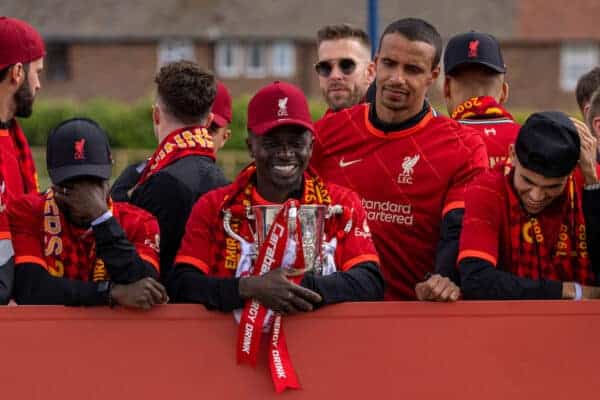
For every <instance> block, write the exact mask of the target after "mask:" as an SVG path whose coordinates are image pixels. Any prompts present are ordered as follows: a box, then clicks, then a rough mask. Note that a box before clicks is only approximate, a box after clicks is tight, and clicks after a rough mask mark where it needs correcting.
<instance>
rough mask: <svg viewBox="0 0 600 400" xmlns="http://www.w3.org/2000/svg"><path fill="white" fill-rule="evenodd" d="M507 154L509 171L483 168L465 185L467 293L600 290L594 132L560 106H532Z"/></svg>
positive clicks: (575, 294) (526, 295) (585, 294)
mask: <svg viewBox="0 0 600 400" xmlns="http://www.w3.org/2000/svg"><path fill="white" fill-rule="evenodd" d="M510 158H511V160H512V162H513V164H514V167H512V169H511V170H510V172H509V173H508V174H503V173H502V172H500V171H490V172H488V173H485V174H482V175H480V176H479V177H477V178H476V179H475V180H474V181H473V184H472V185H471V186H469V189H468V190H467V194H466V213H465V218H464V226H463V232H462V236H461V242H460V254H459V267H460V273H461V278H462V290H463V293H464V296H465V298H468V299H561V298H562V299H575V300H580V299H582V298H600V288H598V287H596V286H597V285H598V270H597V268H598V259H597V252H598V246H599V245H600V234H599V231H600V206H599V204H600V183H599V182H598V174H597V164H596V139H595V138H594V136H592V135H591V133H590V132H589V131H588V130H587V129H586V128H585V126H584V125H583V124H581V123H579V122H577V126H575V124H574V122H573V121H572V120H570V119H569V118H568V117H567V116H566V115H564V114H562V113H559V112H543V113H537V114H533V115H532V116H530V117H529V118H528V119H527V121H526V122H525V124H524V125H523V127H521V129H520V131H519V135H518V137H517V141H516V143H515V144H514V145H511V148H510ZM578 160H579V168H577V169H575V168H576V166H577V164H578ZM594 266H595V268H594Z"/></svg>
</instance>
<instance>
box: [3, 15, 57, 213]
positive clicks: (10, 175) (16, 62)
mask: <svg viewBox="0 0 600 400" xmlns="http://www.w3.org/2000/svg"><path fill="white" fill-rule="evenodd" d="M45 54H46V50H45V46H44V42H43V40H42V38H41V36H40V34H39V33H38V32H37V31H36V30H35V29H34V28H33V27H31V26H30V25H29V24H27V23H26V22H24V21H21V20H18V19H14V18H8V17H0V175H1V176H3V180H2V182H0V184H3V185H5V186H4V188H5V189H4V190H5V194H6V197H5V201H7V202H8V203H10V202H11V200H12V199H13V198H14V197H16V196H19V195H21V194H23V193H32V192H36V191H37V190H38V184H37V175H36V170H35V164H34V162H33V158H32V157H31V150H30V149H29V144H28V143H27V139H26V137H25V135H24V134H23V131H22V130H21V128H20V126H19V124H18V122H17V120H16V119H15V117H22V118H27V117H29V116H30V115H31V112H32V109H33V101H34V98H35V95H36V93H37V91H38V90H39V89H40V87H41V86H40V78H39V74H40V73H41V71H42V69H43V67H44V56H45Z"/></svg>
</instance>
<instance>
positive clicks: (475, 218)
mask: <svg viewBox="0 0 600 400" xmlns="http://www.w3.org/2000/svg"><path fill="white" fill-rule="evenodd" d="M502 179H503V178H502V177H501V176H500V174H499V173H497V172H495V173H491V172H488V173H484V174H482V175H480V176H478V177H477V178H476V179H475V180H474V181H473V183H472V184H471V185H469V187H468V189H467V191H466V195H465V215H464V218H463V226H462V232H461V237H460V246H459V253H458V262H460V261H461V260H463V259H465V258H479V259H482V260H485V261H488V262H490V263H491V264H493V265H494V266H496V265H497V264H498V256H499V251H500V245H501V242H500V235H501V234H502V227H503V222H504V221H503V213H504V212H505V204H506V198H505V196H504V194H503V190H504V188H503V183H502Z"/></svg>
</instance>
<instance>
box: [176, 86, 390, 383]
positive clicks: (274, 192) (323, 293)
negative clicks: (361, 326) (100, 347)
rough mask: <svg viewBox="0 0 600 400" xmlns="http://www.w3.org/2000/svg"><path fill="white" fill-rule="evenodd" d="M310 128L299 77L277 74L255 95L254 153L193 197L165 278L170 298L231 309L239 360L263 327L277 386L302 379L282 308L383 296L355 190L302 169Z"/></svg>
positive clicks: (250, 355)
mask: <svg viewBox="0 0 600 400" xmlns="http://www.w3.org/2000/svg"><path fill="white" fill-rule="evenodd" d="M313 132H314V129H313V124H312V122H311V118H310V113H309V111H308V104H307V102H306V98H305V97H304V95H303V94H302V92H301V91H300V90H299V89H298V88H297V87H295V86H293V85H290V84H288V83H284V82H274V83H272V84H270V85H268V86H266V87H264V88H263V89H261V90H260V91H259V92H258V93H257V94H256V95H255V96H254V97H253V98H252V100H251V101H250V104H249V105H248V139H247V143H248V149H249V151H250V155H251V157H252V158H253V159H254V162H253V163H251V164H250V165H249V166H247V167H246V168H245V169H244V170H243V171H242V172H241V173H240V174H239V175H238V177H237V178H236V179H235V181H234V182H233V183H232V184H231V185H229V186H225V187H223V188H219V189H216V190H214V191H212V192H209V193H208V194H206V195H204V196H203V197H202V198H201V199H200V200H199V201H198V202H197V203H196V205H195V206H194V208H193V210H192V213H191V215H190V218H189V219H188V222H187V226H186V230H185V234H184V237H183V241H182V244H181V247H180V249H179V252H178V253H177V256H176V258H175V272H174V275H173V279H172V281H171V285H170V292H171V298H172V299H173V300H174V301H176V302H192V303H201V304H204V305H205V306H206V307H207V308H210V309H219V310H222V311H232V310H235V311H234V315H235V317H236V319H237V320H238V321H239V328H238V343H237V360H238V362H240V363H243V362H247V363H250V364H256V360H257V354H258V349H259V347H260V337H261V334H262V332H266V333H268V334H269V335H270V336H269V365H270V369H271V376H272V379H273V383H274V385H275V390H276V391H277V392H280V391H283V390H285V389H286V388H299V387H300V385H299V383H298V379H297V377H296V374H295V371H294V369H293V367H292V364H291V360H290V357H289V353H288V351H287V346H286V343H285V335H284V331H283V325H282V315H284V314H293V313H297V312H304V311H311V310H314V309H315V308H317V307H319V306H322V305H325V304H332V303H339V302H343V301H373V300H381V299H383V277H382V275H381V273H380V272H379V259H378V257H377V253H376V251H375V247H374V245H373V242H372V240H371V233H370V230H369V226H368V224H367V220H366V215H365V211H364V210H363V208H362V205H361V203H360V200H359V198H358V196H357V195H356V194H355V193H354V192H352V191H350V190H349V189H345V188H343V187H340V186H336V185H325V184H324V183H323V181H322V180H321V178H319V177H318V176H317V175H316V174H315V173H314V172H313V171H312V170H310V169H308V161H309V159H310V156H311V153H312V141H313Z"/></svg>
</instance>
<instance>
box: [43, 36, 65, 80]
mask: <svg viewBox="0 0 600 400" xmlns="http://www.w3.org/2000/svg"><path fill="white" fill-rule="evenodd" d="M44 69H45V71H46V75H45V78H46V79H47V80H48V81H66V80H68V79H69V78H70V77H71V68H70V64H69V45H68V44H66V43H48V44H47V45H46V59H45V62H44Z"/></svg>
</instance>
